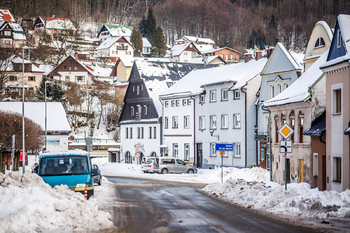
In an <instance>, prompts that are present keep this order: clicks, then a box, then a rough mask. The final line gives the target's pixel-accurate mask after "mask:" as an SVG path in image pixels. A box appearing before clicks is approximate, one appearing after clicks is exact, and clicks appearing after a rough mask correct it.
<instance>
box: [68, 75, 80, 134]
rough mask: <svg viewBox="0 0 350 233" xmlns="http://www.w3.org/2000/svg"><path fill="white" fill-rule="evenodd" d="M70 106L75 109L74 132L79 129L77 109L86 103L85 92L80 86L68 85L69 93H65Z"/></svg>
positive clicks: (71, 83)
mask: <svg viewBox="0 0 350 233" xmlns="http://www.w3.org/2000/svg"><path fill="white" fill-rule="evenodd" d="M65 95H66V98H67V101H68V103H69V105H70V106H73V107H74V132H76V128H77V108H78V107H80V106H81V104H82V103H83V102H84V91H83V89H82V88H81V87H80V85H79V84H77V83H73V82H69V83H67V91H66V93H65Z"/></svg>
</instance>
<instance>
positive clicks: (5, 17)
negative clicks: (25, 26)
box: [0, 9, 16, 22]
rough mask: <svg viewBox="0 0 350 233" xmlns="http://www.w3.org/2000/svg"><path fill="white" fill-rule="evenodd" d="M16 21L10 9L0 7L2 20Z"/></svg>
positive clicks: (0, 18) (0, 19)
mask: <svg viewBox="0 0 350 233" xmlns="http://www.w3.org/2000/svg"><path fill="white" fill-rule="evenodd" d="M1 21H7V22H16V20H15V18H14V17H13V15H12V14H11V12H10V11H9V10H8V9H0V22H1Z"/></svg>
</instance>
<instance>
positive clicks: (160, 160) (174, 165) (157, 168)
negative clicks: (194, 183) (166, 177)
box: [141, 157, 197, 174]
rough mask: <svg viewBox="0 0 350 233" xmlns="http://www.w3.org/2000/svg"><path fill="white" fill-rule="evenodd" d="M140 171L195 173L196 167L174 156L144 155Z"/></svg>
mask: <svg viewBox="0 0 350 233" xmlns="http://www.w3.org/2000/svg"><path fill="white" fill-rule="evenodd" d="M141 171H143V172H148V173H161V174H167V173H190V174H193V173H197V168H195V167H193V166H192V165H190V164H187V163H186V162H184V161H183V160H181V159H178V158H175V157H146V158H145V162H144V164H143V165H142V166H141Z"/></svg>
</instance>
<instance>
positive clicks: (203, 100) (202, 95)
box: [199, 94, 205, 104]
mask: <svg viewBox="0 0 350 233" xmlns="http://www.w3.org/2000/svg"><path fill="white" fill-rule="evenodd" d="M199 103H201V104H204V103H205V94H201V95H200V96H199Z"/></svg>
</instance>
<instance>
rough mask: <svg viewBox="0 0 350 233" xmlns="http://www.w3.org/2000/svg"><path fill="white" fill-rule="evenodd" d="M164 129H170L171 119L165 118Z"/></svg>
mask: <svg viewBox="0 0 350 233" xmlns="http://www.w3.org/2000/svg"><path fill="white" fill-rule="evenodd" d="M164 128H166V129H167V128H169V118H168V117H164Z"/></svg>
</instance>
